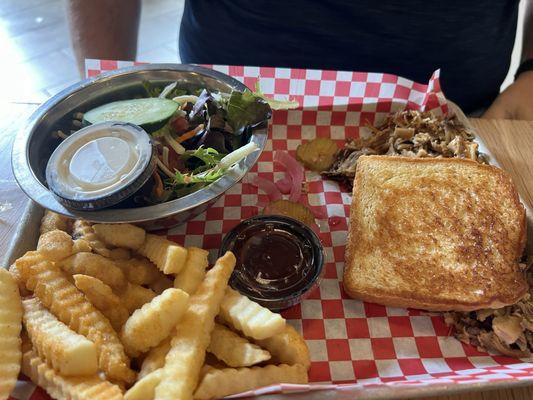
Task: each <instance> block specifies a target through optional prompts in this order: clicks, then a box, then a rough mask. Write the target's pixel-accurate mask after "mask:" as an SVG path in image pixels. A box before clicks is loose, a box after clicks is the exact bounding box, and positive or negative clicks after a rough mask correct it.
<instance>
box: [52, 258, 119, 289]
mask: <svg viewBox="0 0 533 400" xmlns="http://www.w3.org/2000/svg"><path fill="white" fill-rule="evenodd" d="M59 266H60V267H61V269H62V270H63V271H65V272H66V273H67V274H69V275H75V274H81V275H89V276H92V277H94V278H97V279H100V280H101V281H102V282H104V283H105V284H106V285H108V286H111V288H112V289H113V290H121V289H124V288H125V287H126V285H127V281H126V278H125V276H124V273H123V272H122V270H121V269H120V268H119V267H117V265H116V264H115V262H114V261H112V260H110V259H108V258H105V257H103V256H101V255H99V254H94V253H77V254H74V255H72V256H70V257H68V258H66V259H64V260H62V261H61V262H60V263H59Z"/></svg>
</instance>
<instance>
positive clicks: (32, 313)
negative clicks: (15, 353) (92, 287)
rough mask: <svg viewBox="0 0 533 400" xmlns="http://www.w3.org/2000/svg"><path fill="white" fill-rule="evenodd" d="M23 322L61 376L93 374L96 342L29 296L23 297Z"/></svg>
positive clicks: (49, 362) (37, 349)
mask: <svg viewBox="0 0 533 400" xmlns="http://www.w3.org/2000/svg"><path fill="white" fill-rule="evenodd" d="M22 305H23V307H24V316H23V321H24V326H25V327H26V331H27V332H28V335H29V337H30V339H31V341H32V343H33V347H34V348H35V350H36V351H37V353H38V354H39V356H40V357H41V358H42V359H43V360H46V361H47V362H48V364H49V365H50V366H51V367H52V368H54V369H55V370H56V371H57V372H58V373H59V374H61V375H63V376H76V375H95V374H96V372H97V370H98V357H97V353H96V345H95V344H94V343H93V342H91V341H90V340H88V339H86V338H85V336H82V335H79V334H77V333H76V332H74V331H73V330H71V329H70V328H69V327H68V326H66V325H65V324H64V323H62V322H61V321H59V320H58V319H57V318H56V317H55V315H53V314H52V313H51V312H50V311H48V310H47V309H46V308H44V306H43V305H42V304H41V302H40V301H39V299H37V298H35V297H32V298H28V299H24V300H23V301H22Z"/></svg>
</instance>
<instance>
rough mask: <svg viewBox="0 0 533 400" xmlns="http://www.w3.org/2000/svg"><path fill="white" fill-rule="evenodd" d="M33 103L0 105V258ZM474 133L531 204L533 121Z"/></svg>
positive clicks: (505, 394) (507, 393) (499, 396)
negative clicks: (17, 146)
mask: <svg viewBox="0 0 533 400" xmlns="http://www.w3.org/2000/svg"><path fill="white" fill-rule="evenodd" d="M36 108H37V104H27V103H8V104H0V210H2V211H0V259H1V257H2V256H3V255H5V253H6V251H7V248H8V246H9V242H10V239H11V237H12V236H13V232H14V231H15V229H16V228H17V222H18V221H19V220H20V217H21V215H22V212H23V211H24V208H25V206H26V204H27V202H28V199H27V198H26V196H25V195H24V193H23V192H22V191H21V190H20V189H19V188H18V186H17V185H16V182H15V179H14V177H13V174H12V172H11V145H12V142H13V138H14V135H15V133H16V131H17V130H18V129H20V128H21V127H22V126H23V124H24V120H25V119H26V118H27V117H28V116H29V115H30V114H31V113H32V112H33V111H34V110H35V109H36ZM470 121H471V123H472V125H473V126H474V128H475V129H476V130H477V133H478V134H479V136H481V138H482V139H483V140H485V143H486V144H487V146H488V147H489V148H490V150H491V152H492V153H493V154H494V155H495V156H496V158H497V159H498V161H499V163H500V164H501V166H502V168H504V169H505V170H506V171H508V172H509V174H511V176H512V178H513V180H514V182H515V184H516V186H517V187H518V191H519V192H520V194H521V195H522V197H523V199H524V201H526V202H527V203H528V204H529V206H530V207H533V121H509V120H483V119H471V120H470ZM431 399H432V400H466V399H472V400H526V399H533V386H531V387H525V388H517V389H513V390H510V389H509V390H494V391H487V392H481V393H471V394H461V395H454V396H439V397H432V398H431Z"/></svg>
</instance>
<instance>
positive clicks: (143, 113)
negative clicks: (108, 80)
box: [83, 97, 179, 132]
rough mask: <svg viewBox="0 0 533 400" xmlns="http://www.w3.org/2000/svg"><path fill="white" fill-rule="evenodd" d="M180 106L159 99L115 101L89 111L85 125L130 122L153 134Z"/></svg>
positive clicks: (85, 117)
mask: <svg viewBox="0 0 533 400" xmlns="http://www.w3.org/2000/svg"><path fill="white" fill-rule="evenodd" d="M178 106H179V104H178V103H177V102H175V101H172V100H169V99H161V98H158V97H149V98H146V99H133V100H122V101H115V102H113V103H108V104H104V105H103V106H100V107H96V108H93V109H92V110H90V111H87V112H86V113H85V115H84V116H83V121H84V123H85V124H96V123H98V122H107V121H119V122H130V123H132V124H135V125H139V126H141V127H143V128H144V129H145V130H146V131H148V132H153V131H155V130H157V129H159V128H160V127H162V126H163V125H164V124H165V123H166V122H167V121H168V119H169V118H170V117H171V116H172V115H173V114H174V113H175V112H176V110H177V109H178Z"/></svg>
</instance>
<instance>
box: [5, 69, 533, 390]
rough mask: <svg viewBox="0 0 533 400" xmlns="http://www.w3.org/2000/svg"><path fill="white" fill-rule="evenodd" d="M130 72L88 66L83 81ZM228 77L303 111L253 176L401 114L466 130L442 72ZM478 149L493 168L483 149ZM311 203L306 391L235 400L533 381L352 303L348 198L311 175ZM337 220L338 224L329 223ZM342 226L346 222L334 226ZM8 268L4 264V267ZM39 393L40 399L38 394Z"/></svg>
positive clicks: (205, 223)
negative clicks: (318, 266) (420, 79)
mask: <svg viewBox="0 0 533 400" xmlns="http://www.w3.org/2000/svg"><path fill="white" fill-rule="evenodd" d="M129 65H131V63H127V62H116V61H99V60H89V61H88V62H87V73H88V76H94V75H97V74H99V73H100V72H101V71H104V70H111V69H116V68H119V67H122V66H129ZM209 67H211V68H213V69H215V70H218V71H221V72H223V73H226V74H229V75H231V76H233V77H234V78H236V79H238V80H239V81H241V82H243V83H244V84H245V85H247V86H248V87H254V86H255V84H256V82H257V80H258V79H259V82H260V86H261V89H262V91H263V93H265V94H266V95H271V96H272V95H273V96H274V97H276V98H287V97H290V98H291V99H296V100H298V101H299V103H300V105H301V107H300V108H298V109H296V110H289V111H276V112H275V113H274V115H273V119H272V124H271V126H270V127H269V129H270V132H269V140H268V142H267V144H266V147H265V150H264V152H263V154H262V155H261V157H260V158H259V160H258V162H257V164H256V165H255V166H254V167H253V169H252V170H251V172H250V173H249V174H248V175H252V174H258V175H259V176H261V177H263V178H266V179H269V180H277V179H279V178H282V177H283V174H284V172H283V171H282V169H281V168H279V166H278V165H276V164H274V163H273V151H274V150H288V151H289V152H291V153H292V154H294V151H295V150H296V147H297V146H298V145H299V144H300V143H301V142H302V141H303V140H309V139H313V138H315V137H330V138H332V139H334V140H338V141H344V139H345V138H348V137H356V136H357V135H360V134H363V133H364V129H366V128H364V126H365V125H366V124H377V123H379V122H380V121H381V120H383V118H384V117H385V116H386V115H387V114H388V113H390V112H392V111H397V110H401V109H404V108H406V107H407V108H411V109H418V110H432V111H433V112H435V113H440V114H442V113H448V112H453V113H455V114H456V115H457V116H458V117H459V118H460V119H461V120H462V121H463V122H464V123H465V124H468V121H467V120H466V118H465V117H464V115H463V114H462V112H461V111H460V110H459V109H458V107H457V106H455V105H454V104H452V103H450V102H448V101H446V99H445V97H444V95H443V93H442V91H441V89H440V84H439V71H436V72H435V73H434V74H433V76H432V77H431V79H430V81H429V83H428V84H419V83H415V82H412V81H409V80H407V79H404V78H401V77H397V76H394V75H389V74H381V73H359V72H344V71H319V70H303V69H286V68H262V67H261V68H259V67H242V66H240V67H239V66H220V65H216V66H209ZM479 145H480V151H482V152H484V153H487V154H488V156H489V158H490V162H491V163H492V164H496V160H494V158H493V157H491V156H490V152H489V151H488V149H487V148H486V147H485V146H484V144H483V143H482V142H479ZM305 178H306V182H307V184H308V193H307V202H308V204H309V206H310V208H311V209H312V210H313V211H314V212H316V214H317V215H322V216H323V218H322V219H320V220H319V224H318V225H319V230H320V237H321V240H322V242H323V244H324V248H325V253H326V259H325V261H326V264H325V274H324V277H323V280H322V282H321V284H320V286H319V287H318V288H317V289H315V290H314V291H313V292H312V293H311V295H310V296H309V297H308V298H307V299H305V300H304V301H303V302H302V303H301V304H299V305H296V306H294V307H292V308H290V309H287V310H285V311H283V312H282V315H283V316H284V317H285V318H286V319H287V320H288V322H289V323H290V324H291V325H292V326H294V327H295V328H296V329H297V330H298V331H299V332H301V333H302V334H303V337H304V338H305V340H306V341H307V344H308V347H309V350H310V353H311V360H312V366H311V369H310V371H309V381H310V383H309V384H308V385H274V386H269V387H266V388H262V389H258V390H255V391H253V392H248V393H244V394H241V395H237V397H242V396H250V395H269V396H268V397H269V398H274V397H275V398H278V397H284V394H286V393H291V394H292V396H291V398H300V397H301V398H306V399H310V398H317V399H318V398H320V399H324V398H335V399H344V398H354V397H357V398H361V399H363V398H365V399H366V398H368V399H370V398H372V399H377V398H387V397H393V398H407V397H409V398H412V397H416V396H432V395H439V394H444V393H445V394H451V393H457V392H461V391H467V390H482V389H483V390H484V389H489V388H495V387H511V386H513V387H514V386H520V385H528V384H532V383H533V359H515V358H511V357H507V356H501V355H497V354H488V353H484V352H480V351H478V350H477V349H476V348H475V347H473V346H469V345H465V344H463V343H461V342H459V341H458V340H456V339H455V338H454V337H453V336H452V334H451V331H450V328H449V327H447V326H446V325H445V323H444V319H443V317H442V316H441V315H440V314H436V313H427V312H422V311H418V310H410V309H401V308H392V307H384V306H380V305H376V304H371V303H364V302H361V301H358V300H353V299H350V298H349V297H348V296H347V295H346V293H345V292H344V291H343V287H342V282H341V277H342V269H343V263H344V245H345V243H346V236H347V231H348V225H347V223H348V216H349V212H350V203H351V196H350V193H347V192H346V191H345V190H342V189H341V188H340V187H339V185H338V184H337V183H336V182H333V181H330V180H325V179H323V178H322V177H320V175H319V174H317V173H315V172H311V171H306V177H305ZM266 198H267V197H266V195H264V194H263V193H262V192H260V191H259V190H258V189H257V188H256V187H254V186H252V185H251V184H249V183H248V181H247V178H245V179H244V181H243V182H241V183H238V184H236V185H235V186H233V187H232V188H231V189H230V190H228V191H227V192H226V193H225V194H224V195H223V196H222V197H221V198H220V199H219V200H218V201H217V202H216V203H215V204H214V205H213V206H211V207H210V208H209V209H208V210H207V211H206V212H204V213H203V214H201V215H198V216H197V217H195V218H194V219H192V220H190V221H188V222H187V223H185V224H183V225H180V226H178V227H175V228H172V229H169V230H168V231H166V232H164V233H166V235H167V237H168V238H169V239H171V240H174V241H176V242H178V243H180V244H182V245H185V246H198V247H202V248H205V249H208V250H210V253H211V261H213V260H214V257H215V256H216V253H217V250H218V248H219V246H220V244H221V241H222V237H223V236H224V234H225V233H226V232H228V231H229V230H230V229H231V228H233V227H234V226H235V225H237V224H238V223H239V222H240V221H241V220H243V219H245V218H248V217H251V216H253V215H256V214H257V213H258V212H259V211H260V205H261V204H263V203H265V201H266ZM41 214H42V209H40V208H39V207H36V206H35V205H33V204H30V206H29V208H28V210H27V213H26V215H25V218H24V220H23V221H22V223H21V226H20V229H19V231H18V233H17V236H16V237H15V239H14V245H13V247H12V249H11V252H10V255H9V257H10V260H13V259H14V258H15V257H17V256H20V255H21V254H22V253H23V252H24V251H25V250H27V249H30V248H33V247H34V246H35V243H36V240H37V231H38V228H37V227H38V223H39V219H40V216H41ZM331 217H340V218H336V221H337V223H335V224H333V223H330V222H329V221H328V218H331ZM339 221H340V222H339ZM532 227H533V218H532V215H531V212H530V211H529V210H528V230H529V231H530V235H529V237H530V240H529V243H528V249H529V251H530V252H531V249H532V248H533V245H532V240H531V239H533V237H532V235H531V231H532ZM7 265H9V263H8V264H7ZM30 385H31V384H30V383H26V382H24V383H22V382H20V385H18V387H17V389H16V391H15V393H14V397H15V398H17V399H20V400H26V399H30V398H31V399H32V400H35V399H44V398H46V395H45V394H39V395H36V394H35V393H33V391H32V390H31V389H29V388H30V387H31V386H30ZM32 393H33V394H32Z"/></svg>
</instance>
